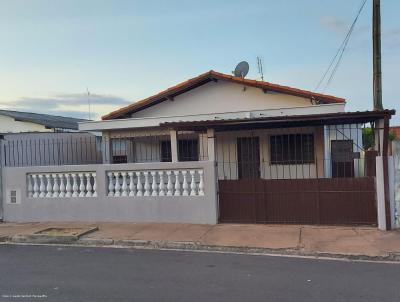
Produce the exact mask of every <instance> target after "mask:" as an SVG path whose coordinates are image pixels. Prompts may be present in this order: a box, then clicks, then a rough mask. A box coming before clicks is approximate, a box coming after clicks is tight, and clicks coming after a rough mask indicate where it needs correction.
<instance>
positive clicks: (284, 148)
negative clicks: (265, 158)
mask: <svg viewBox="0 0 400 302" xmlns="http://www.w3.org/2000/svg"><path fill="white" fill-rule="evenodd" d="M269 151H270V154H269V157H270V163H271V165H302V164H314V163H315V138H314V134H313V133H293V134H277V135H270V136H269Z"/></svg>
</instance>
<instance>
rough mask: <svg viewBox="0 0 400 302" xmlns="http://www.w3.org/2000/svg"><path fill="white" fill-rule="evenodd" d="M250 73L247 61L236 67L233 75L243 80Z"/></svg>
mask: <svg viewBox="0 0 400 302" xmlns="http://www.w3.org/2000/svg"><path fill="white" fill-rule="evenodd" d="M248 72H249V63H247V62H246V61H242V62H240V63H239V64H237V65H236V68H235V71H234V72H233V74H234V76H235V77H241V78H242V79H243V78H244V77H245V76H246V75H247V73H248Z"/></svg>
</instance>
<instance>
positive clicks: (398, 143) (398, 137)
mask: <svg viewBox="0 0 400 302" xmlns="http://www.w3.org/2000/svg"><path fill="white" fill-rule="evenodd" d="M390 135H391V137H390V145H391V150H392V154H393V155H395V156H400V126H393V127H390Z"/></svg>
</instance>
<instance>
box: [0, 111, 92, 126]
mask: <svg viewBox="0 0 400 302" xmlns="http://www.w3.org/2000/svg"><path fill="white" fill-rule="evenodd" d="M0 115H4V116H8V117H11V118H13V119H15V120H16V121H22V122H31V123H35V124H39V125H43V126H45V127H47V128H58V129H71V130H78V122H83V121H86V120H84V119H78V118H73V117H65V116H57V115H50V114H41V113H32V112H21V111H12V110H0Z"/></svg>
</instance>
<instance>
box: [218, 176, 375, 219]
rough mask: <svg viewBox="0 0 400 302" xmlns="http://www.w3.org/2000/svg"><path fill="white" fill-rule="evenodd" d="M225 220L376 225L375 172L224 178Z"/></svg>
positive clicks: (221, 192)
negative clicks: (351, 175) (345, 175)
mask: <svg viewBox="0 0 400 302" xmlns="http://www.w3.org/2000/svg"><path fill="white" fill-rule="evenodd" d="M218 183H219V211H220V222H226V223H228V222H229V223H299V224H326V225H375V224H376V219H377V213H376V202H375V195H376V192H375V179H374V177H360V178H319V179H318V178H316V179H272V180H270V179H268V180H267V179H247V180H246V179H239V180H219V181H218Z"/></svg>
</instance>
